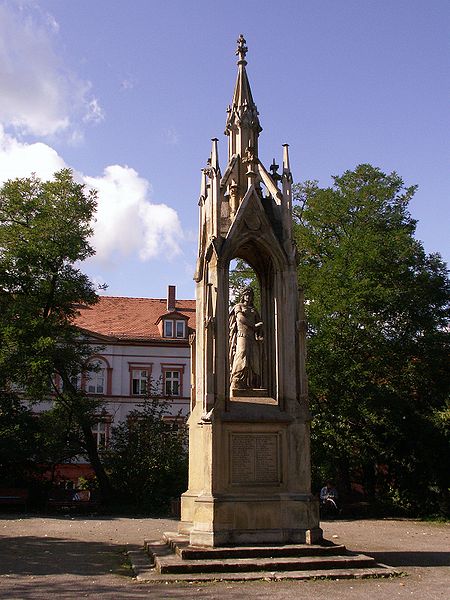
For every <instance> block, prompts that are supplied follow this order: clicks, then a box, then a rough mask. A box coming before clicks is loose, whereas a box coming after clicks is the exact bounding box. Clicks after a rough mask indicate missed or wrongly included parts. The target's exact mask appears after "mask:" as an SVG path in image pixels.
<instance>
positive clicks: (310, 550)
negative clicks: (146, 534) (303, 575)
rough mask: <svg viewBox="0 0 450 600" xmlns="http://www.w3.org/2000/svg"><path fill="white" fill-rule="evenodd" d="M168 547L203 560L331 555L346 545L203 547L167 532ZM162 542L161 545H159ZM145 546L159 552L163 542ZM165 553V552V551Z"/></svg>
mask: <svg viewBox="0 0 450 600" xmlns="http://www.w3.org/2000/svg"><path fill="white" fill-rule="evenodd" d="M163 540H164V541H166V543H167V544H168V546H169V548H171V549H172V551H173V552H175V553H176V554H178V555H179V556H180V557H181V558H182V559H183V560H205V559H210V558H211V559H212V558H274V557H276V556H285V557H290V556H331V555H336V554H345V552H346V547H345V546H343V545H336V544H333V543H330V542H329V543H327V544H321V545H314V544H285V545H280V544H277V545H270V546H268V545H264V546H220V547H217V548H205V547H201V546H190V545H189V538H188V537H187V536H183V535H180V534H177V533H172V532H167V533H165V534H164V536H163ZM161 544H162V545H161ZM144 545H145V548H146V549H148V550H149V551H155V552H159V548H160V547H161V548H163V547H164V544H163V542H161V541H159V542H154V541H148V540H146V541H145V543H144ZM165 554H167V552H165Z"/></svg>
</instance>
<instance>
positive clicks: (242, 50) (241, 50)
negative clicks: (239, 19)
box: [236, 33, 248, 65]
mask: <svg viewBox="0 0 450 600" xmlns="http://www.w3.org/2000/svg"><path fill="white" fill-rule="evenodd" d="M245 44H246V42H245V38H244V36H243V35H242V33H241V35H240V36H239V37H238V39H237V45H238V46H237V50H236V56H239V60H238V63H237V64H238V65H240V64H243V65H246V64H247V61H246V60H245V55H246V54H247V52H248V48H247V46H246V45H245Z"/></svg>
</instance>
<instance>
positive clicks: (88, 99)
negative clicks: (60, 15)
mask: <svg viewBox="0 0 450 600" xmlns="http://www.w3.org/2000/svg"><path fill="white" fill-rule="evenodd" d="M58 30H59V27H58V23H57V22H56V21H55V19H54V18H53V17H52V15H50V14H47V13H45V14H43V13H42V12H41V11H40V9H39V7H33V5H32V4H29V5H13V4H11V5H7V4H5V3H2V4H0V82H1V94H0V122H1V123H2V124H3V125H4V126H5V127H13V128H14V129H15V131H16V132H20V133H25V134H34V135H39V136H51V135H54V134H56V133H59V132H62V131H68V132H69V134H70V129H71V128H72V127H74V126H75V124H76V122H77V121H82V120H83V119H84V118H85V119H86V120H87V121H91V122H98V121H99V120H101V119H102V118H103V111H102V109H101V107H100V105H99V102H98V100H97V99H96V98H94V97H92V94H91V91H90V90H91V85H90V83H89V82H87V81H81V80H80V79H79V78H78V77H76V75H74V74H73V73H71V72H70V71H69V70H68V69H67V68H66V67H65V66H64V65H63V63H62V61H61V60H60V58H59V57H58V49H57V36H58Z"/></svg>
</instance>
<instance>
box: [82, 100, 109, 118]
mask: <svg viewBox="0 0 450 600" xmlns="http://www.w3.org/2000/svg"><path fill="white" fill-rule="evenodd" d="M104 118H105V113H104V111H103V109H102V107H101V106H100V103H99V101H98V100H97V98H92V100H91V101H90V102H89V104H88V111H87V113H86V114H85V115H84V118H83V120H84V121H86V122H88V123H89V122H92V123H100V121H103V119H104Z"/></svg>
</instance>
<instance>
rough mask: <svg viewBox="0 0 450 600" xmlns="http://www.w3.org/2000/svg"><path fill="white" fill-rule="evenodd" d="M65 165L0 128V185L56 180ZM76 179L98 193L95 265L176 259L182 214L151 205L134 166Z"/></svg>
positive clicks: (46, 149)
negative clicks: (25, 179)
mask: <svg viewBox="0 0 450 600" xmlns="http://www.w3.org/2000/svg"><path fill="white" fill-rule="evenodd" d="M65 166H67V165H66V163H65V162H64V160H63V159H62V158H61V156H60V155H59V154H58V153H57V152H56V151H55V150H54V149H53V148H51V147H50V146H48V145H47V144H43V143H34V144H27V143H22V142H20V141H18V140H17V139H15V138H14V137H13V136H11V135H8V134H6V133H5V132H4V131H3V129H2V127H1V126H0V183H1V182H4V181H6V180H7V179H13V178H15V177H29V176H30V174H31V173H32V172H34V173H36V175H37V176H38V177H40V178H41V179H51V177H52V175H53V173H54V172H55V171H58V170H59V169H62V168H64V167H65ZM74 176H75V178H76V180H77V181H79V182H82V183H85V184H86V185H87V186H88V187H92V188H95V189H96V190H97V191H98V209H97V213H96V220H95V223H94V225H93V226H94V235H93V238H92V243H93V246H94V248H95V249H96V256H95V257H94V258H93V259H91V261H90V262H91V263H92V262H93V263H96V262H97V263H100V264H105V263H107V262H111V261H113V262H116V261H118V260H121V259H123V258H124V257H130V256H133V255H134V256H137V257H139V259H140V260H141V261H147V260H150V259H154V258H156V257H166V258H169V259H170V258H171V257H173V256H176V255H177V254H179V253H180V252H181V249H180V243H181V240H182V239H183V232H182V228H181V224H180V220H179V218H178V214H177V212H176V211H175V210H174V209H173V208H170V207H169V206H167V205H166V204H154V203H152V202H150V200H149V196H150V193H151V186H150V183H149V182H148V181H147V180H146V179H144V178H143V177H140V176H139V175H138V173H137V172H136V171H135V170H134V169H131V168H130V167H123V166H119V165H112V166H109V167H107V168H106V169H105V170H104V172H103V175H102V176H100V177H90V176H87V175H82V174H81V173H77V172H76V173H75V174H74Z"/></svg>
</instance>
